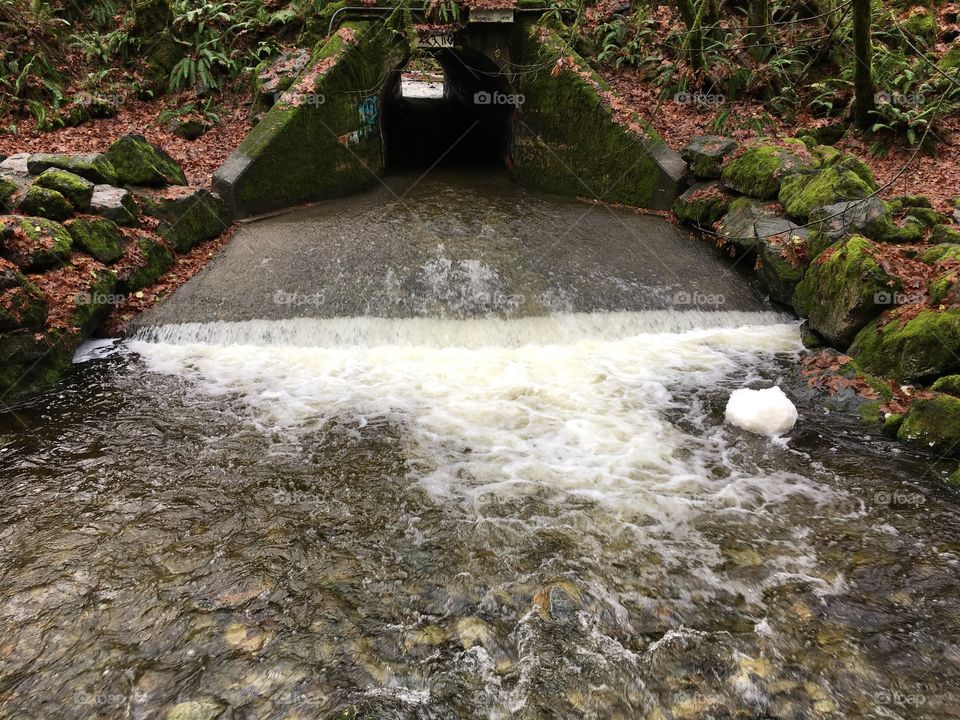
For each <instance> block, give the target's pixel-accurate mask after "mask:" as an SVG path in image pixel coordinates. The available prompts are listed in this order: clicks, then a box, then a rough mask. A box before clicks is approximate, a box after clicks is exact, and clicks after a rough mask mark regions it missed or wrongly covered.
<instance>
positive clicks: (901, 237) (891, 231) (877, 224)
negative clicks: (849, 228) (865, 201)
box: [864, 205, 925, 245]
mask: <svg viewBox="0 0 960 720" xmlns="http://www.w3.org/2000/svg"><path fill="white" fill-rule="evenodd" d="M887 210H888V212H887V213H885V214H884V215H883V216H881V217H879V218H876V219H875V220H873V221H871V223H870V224H869V225H868V226H867V227H866V229H865V230H864V235H866V236H867V237H869V238H870V239H871V240H876V241H877V242H884V243H896V244H901V245H913V244H916V243H919V242H923V236H924V234H925V233H924V228H923V225H922V224H921V223H919V222H908V223H906V224H904V225H897V224H896V223H894V222H893V217H891V215H890V212H889V210H890V206H889V205H887Z"/></svg>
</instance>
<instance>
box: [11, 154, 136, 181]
mask: <svg viewBox="0 0 960 720" xmlns="http://www.w3.org/2000/svg"><path fill="white" fill-rule="evenodd" d="M50 168H59V169H61V170H66V171H67V172H71V173H73V174H74V175H79V176H80V177H82V178H84V179H86V180H89V181H90V182H92V183H94V184H100V183H109V184H115V183H116V182H117V171H116V170H114V168H113V165H111V164H110V161H109V160H107V159H106V158H105V157H104V156H103V154H102V153H80V154H77V155H68V154H65V153H56V154H45V153H40V154H37V155H31V156H30V157H29V158H28V160H27V170H28V171H29V172H30V174H31V175H40V174H41V173H43V172H45V171H46V170H49V169H50Z"/></svg>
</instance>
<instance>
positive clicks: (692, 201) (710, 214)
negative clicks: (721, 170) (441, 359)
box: [673, 181, 734, 227]
mask: <svg viewBox="0 0 960 720" xmlns="http://www.w3.org/2000/svg"><path fill="white" fill-rule="evenodd" d="M733 200H734V196H733V195H732V194H730V193H728V192H727V191H726V190H724V189H723V186H722V185H721V184H720V183H718V182H716V181H713V182H706V183H699V184H697V185H693V186H692V187H690V188H689V189H688V190H687V191H686V192H685V193H683V195H681V196H680V197H678V198H677V200H676V202H674V204H673V212H674V214H676V216H677V217H678V218H680V219H681V220H683V221H684V222H688V223H691V224H693V225H698V226H700V227H710V226H711V225H713V223H715V222H716V221H717V220H719V219H720V218H721V217H723V215H724V213H726V212H727V210H728V209H729V208H730V203H732V202H733Z"/></svg>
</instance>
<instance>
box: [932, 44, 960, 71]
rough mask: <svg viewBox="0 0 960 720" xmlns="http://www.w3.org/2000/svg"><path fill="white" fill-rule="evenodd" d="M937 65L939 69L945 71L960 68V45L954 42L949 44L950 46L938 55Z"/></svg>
mask: <svg viewBox="0 0 960 720" xmlns="http://www.w3.org/2000/svg"><path fill="white" fill-rule="evenodd" d="M937 66H938V67H939V68H940V69H941V70H947V71H950V70H952V71H956V69H957V68H960V45H958V44H954V45H953V46H951V48H950V49H949V50H947V51H946V52H945V53H944V54H943V55H942V56H941V57H940V61H939V62H938V63H937Z"/></svg>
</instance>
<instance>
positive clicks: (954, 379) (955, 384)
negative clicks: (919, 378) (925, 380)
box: [930, 375, 960, 397]
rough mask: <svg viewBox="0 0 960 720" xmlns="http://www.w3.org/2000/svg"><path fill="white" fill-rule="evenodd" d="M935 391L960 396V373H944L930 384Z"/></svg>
mask: <svg viewBox="0 0 960 720" xmlns="http://www.w3.org/2000/svg"><path fill="white" fill-rule="evenodd" d="M930 389H931V390H933V391H934V392H939V393H946V394H947V395H953V396H955V397H960V375H944V376H943V377H941V378H937V379H936V382H934V383H933V385H931V386H930Z"/></svg>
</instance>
